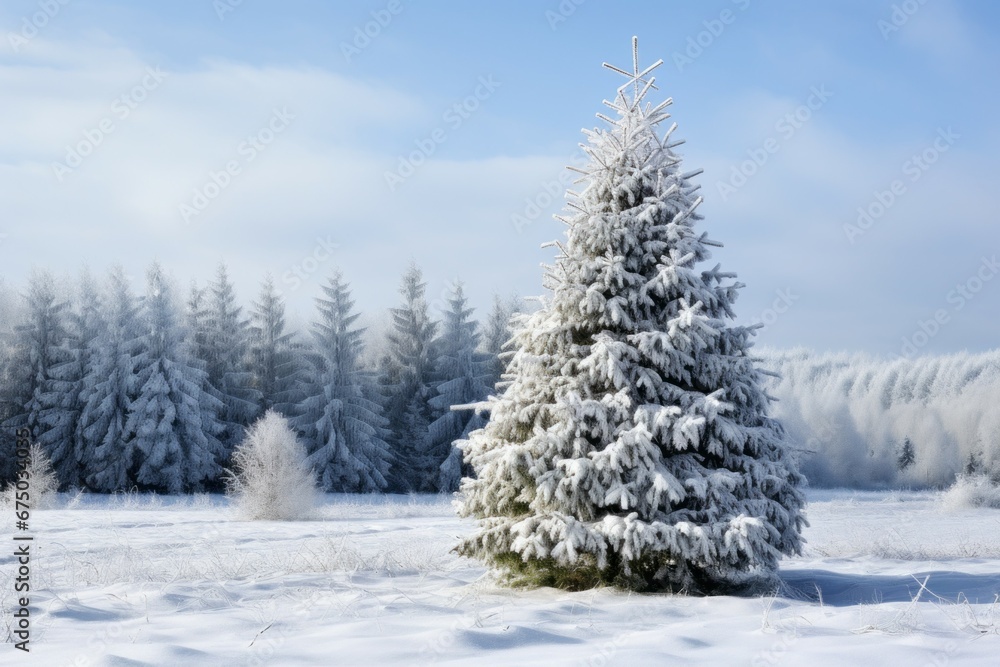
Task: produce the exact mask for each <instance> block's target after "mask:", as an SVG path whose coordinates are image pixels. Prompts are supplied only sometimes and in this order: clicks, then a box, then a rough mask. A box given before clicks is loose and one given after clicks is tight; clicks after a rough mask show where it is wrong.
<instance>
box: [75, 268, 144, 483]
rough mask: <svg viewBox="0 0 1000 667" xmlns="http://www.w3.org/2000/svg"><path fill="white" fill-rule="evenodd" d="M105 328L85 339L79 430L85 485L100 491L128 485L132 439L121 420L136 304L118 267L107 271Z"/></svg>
mask: <svg viewBox="0 0 1000 667" xmlns="http://www.w3.org/2000/svg"><path fill="white" fill-rule="evenodd" d="M102 312H103V320H104V327H103V330H102V331H101V333H100V334H99V335H98V336H97V338H95V339H93V340H92V341H91V343H90V357H91V365H90V369H89V370H88V371H87V373H86V375H85V376H84V380H83V390H82V394H83V398H84V400H83V407H82V409H81V414H80V421H79V426H78V428H79V431H80V437H81V444H80V448H81V449H80V464H81V468H82V471H81V475H82V477H83V481H84V483H85V485H86V486H87V487H88V488H90V489H92V490H94V491H101V492H105V493H109V492H113V491H121V490H124V489H126V488H128V485H129V478H128V470H129V467H130V465H131V460H132V458H133V457H132V443H131V441H130V440H129V439H128V435H127V432H126V428H125V424H126V421H127V420H128V415H129V411H130V410H131V408H132V401H134V400H135V398H136V396H137V394H138V384H137V381H136V365H137V363H138V355H139V344H140V339H139V337H140V335H141V334H142V332H141V330H140V325H141V323H140V319H139V305H138V302H137V300H136V298H135V295H134V294H132V290H131V289H130V288H129V284H128V280H127V279H126V278H125V274H124V272H123V271H122V269H121V267H116V268H115V269H113V270H112V271H111V274H110V276H109V278H108V289H107V293H106V297H105V303H104V307H103V309H102Z"/></svg>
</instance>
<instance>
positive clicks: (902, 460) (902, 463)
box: [896, 436, 916, 470]
mask: <svg viewBox="0 0 1000 667" xmlns="http://www.w3.org/2000/svg"><path fill="white" fill-rule="evenodd" d="M915 461H916V456H915V454H914V451H913V443H912V442H910V437H909V436H907V437H905V438H903V446H902V447H900V448H899V456H898V457H897V458H896V467H897V468H898V469H899V470H906V469H907V468H909V467H910V466H911V465H913V464H914V462H915Z"/></svg>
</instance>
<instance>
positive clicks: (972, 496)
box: [942, 475, 1000, 511]
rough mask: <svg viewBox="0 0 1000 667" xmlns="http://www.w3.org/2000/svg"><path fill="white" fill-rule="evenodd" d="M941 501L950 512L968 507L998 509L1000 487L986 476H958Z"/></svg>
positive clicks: (999, 506)
mask: <svg viewBox="0 0 1000 667" xmlns="http://www.w3.org/2000/svg"><path fill="white" fill-rule="evenodd" d="M942 501H943V502H944V506H945V507H946V508H947V509H949V510H952V511H954V510H960V509H965V508H968V507H993V508H996V509H1000V485H998V484H997V483H996V482H994V481H993V480H991V479H990V478H989V477H988V476H987V475H959V476H958V477H957V478H956V479H955V483H954V484H953V485H952V486H951V488H949V489H948V490H947V491H945V493H944V496H943V497H942Z"/></svg>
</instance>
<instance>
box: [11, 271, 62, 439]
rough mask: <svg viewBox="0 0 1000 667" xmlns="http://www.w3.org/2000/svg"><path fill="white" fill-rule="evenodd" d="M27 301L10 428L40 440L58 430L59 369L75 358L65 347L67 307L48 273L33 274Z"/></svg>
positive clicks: (17, 354)
mask: <svg viewBox="0 0 1000 667" xmlns="http://www.w3.org/2000/svg"><path fill="white" fill-rule="evenodd" d="M25 301H26V312H25V317H26V320H25V321H24V322H23V323H22V324H21V325H19V326H17V327H16V328H15V332H16V333H15V341H16V342H15V348H14V354H13V359H12V361H11V364H12V366H13V373H12V380H13V382H14V385H15V387H14V390H13V392H12V396H11V398H10V399H9V400H11V402H13V403H14V404H15V408H14V410H13V411H12V412H13V414H12V415H11V418H10V420H9V425H10V426H13V427H15V428H27V429H28V430H29V431H30V432H31V437H32V439H35V440H37V439H38V438H40V437H41V436H42V435H43V434H44V433H45V432H46V431H48V430H50V429H52V428H54V427H57V426H58V424H53V423H52V418H53V416H54V415H53V413H52V411H53V410H54V409H55V408H56V407H57V405H58V401H59V393H58V391H57V390H58V382H59V378H58V372H57V371H56V369H57V368H58V367H60V366H61V365H63V364H65V363H67V362H68V361H70V360H71V358H72V357H71V354H70V351H69V349H68V347H67V346H66V339H67V338H68V335H69V332H68V330H67V313H66V308H67V306H68V304H67V303H66V302H64V301H61V300H60V299H59V298H58V297H57V295H56V288H55V281H54V280H53V278H52V275H51V274H50V273H48V272H45V271H36V272H34V273H32V275H31V278H30V279H29V281H28V290H27V293H26V295H25ZM46 417H49V419H46Z"/></svg>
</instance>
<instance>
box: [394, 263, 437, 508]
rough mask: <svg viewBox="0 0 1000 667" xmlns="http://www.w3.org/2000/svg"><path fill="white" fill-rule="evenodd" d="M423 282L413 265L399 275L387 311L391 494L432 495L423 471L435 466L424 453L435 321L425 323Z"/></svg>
mask: <svg viewBox="0 0 1000 667" xmlns="http://www.w3.org/2000/svg"><path fill="white" fill-rule="evenodd" d="M426 290H427V283H425V282H424V279H423V274H422V273H421V271H420V269H419V268H417V266H416V265H415V264H413V265H411V266H410V268H409V269H408V270H407V271H406V273H405V274H404V275H403V281H402V285H401V286H400V288H399V292H400V294H401V295H402V296H403V303H402V304H401V305H400V306H399V307H398V308H392V309H391V310H390V312H391V314H392V330H391V331H390V332H389V334H388V336H387V339H388V341H387V342H388V351H387V354H386V355H385V357H383V359H382V361H381V376H382V377H381V384H382V391H383V395H384V396H385V404H386V416H387V417H388V419H389V433H390V435H389V438H390V440H389V444H390V447H391V449H392V466H393V467H392V472H391V480H390V485H391V488H392V490H394V491H434V490H435V485H433V484H430V483H429V482H428V479H429V476H428V474H427V471H429V470H432V469H433V468H434V464H433V460H431V459H430V457H429V456H428V454H427V451H428V448H429V447H430V441H429V434H428V430H427V429H428V426H429V424H430V423H431V421H432V420H433V418H434V416H435V415H434V409H433V408H432V407H431V405H430V398H431V396H432V395H433V390H432V387H431V383H432V379H433V378H432V376H433V373H434V370H435V368H436V365H437V348H436V346H435V345H434V337H435V334H436V333H437V328H438V323H437V322H434V321H432V320H431V319H430V314H429V313H428V308H427V301H426V300H425V294H426Z"/></svg>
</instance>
